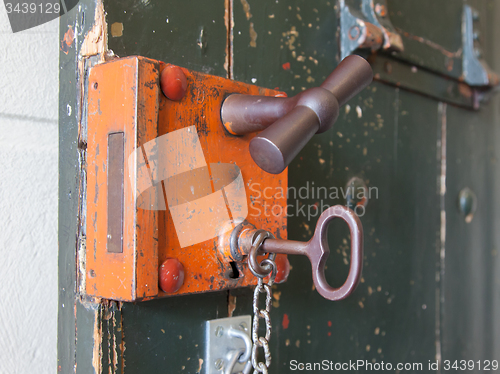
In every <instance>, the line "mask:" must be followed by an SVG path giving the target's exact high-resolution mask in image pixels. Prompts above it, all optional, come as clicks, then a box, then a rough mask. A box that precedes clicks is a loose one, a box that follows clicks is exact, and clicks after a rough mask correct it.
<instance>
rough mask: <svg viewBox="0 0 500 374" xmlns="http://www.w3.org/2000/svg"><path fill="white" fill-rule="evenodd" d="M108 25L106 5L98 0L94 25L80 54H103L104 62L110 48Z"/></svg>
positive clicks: (86, 55) (102, 60)
mask: <svg viewBox="0 0 500 374" xmlns="http://www.w3.org/2000/svg"><path fill="white" fill-rule="evenodd" d="M107 30H108V25H107V24H106V18H105V15H104V6H103V4H102V1H100V0H98V1H97V4H96V12H95V17H94V26H93V27H92V29H90V30H89V32H88V33H87V35H85V39H84V40H83V43H82V47H81V49H80V56H82V57H88V56H96V55H98V54H99V55H100V56H101V62H104V55H105V53H104V52H105V51H106V50H107V49H108V31H107Z"/></svg>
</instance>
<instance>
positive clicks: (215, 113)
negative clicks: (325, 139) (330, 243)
mask: <svg viewBox="0 0 500 374" xmlns="http://www.w3.org/2000/svg"><path fill="white" fill-rule="evenodd" d="M371 79H372V72H371V69H370V66H369V64H368V63H367V62H366V61H365V60H364V59H362V58H361V57H358V56H350V57H349V58H346V59H345V60H344V61H342V62H341V63H340V64H339V66H338V67H337V68H336V69H335V71H334V72H333V73H332V74H331V75H330V76H329V77H328V78H327V79H326V80H325V82H324V83H323V84H322V85H321V87H316V88H312V89H310V90H307V91H305V92H303V93H301V94H299V95H297V96H295V97H292V98H286V97H284V93H283V92H279V91H276V90H270V89H266V88H262V87H257V86H254V85H250V84H246V83H242V82H235V81H233V80H229V79H225V78H221V77H216V76H212V75H207V74H203V73H199V72H195V71H191V70H188V69H184V68H181V67H178V66H174V65H171V64H166V63H164V62H161V61H156V60H151V59H147V58H145V57H140V56H130V57H126V58H122V59H114V60H112V61H109V62H106V63H102V64H98V65H96V66H94V67H93V68H92V69H91V71H90V75H89V100H88V138H89V140H88V145H87V163H88V165H87V194H88V196H87V217H90V218H91V219H88V220H87V231H86V232H87V243H88V245H89V247H88V248H89V250H88V251H87V252H86V269H85V283H84V287H85V290H86V292H87V294H88V295H91V296H96V297H103V298H108V299H113V300H123V301H137V300H146V299H151V298H157V297H166V296H171V295H182V294H191V293H200V292H209V291H216V290H223V289H230V288H237V287H247V286H250V285H255V283H256V279H255V277H252V276H251V272H250V270H249V268H248V266H246V265H244V266H240V267H239V268H238V267H237V269H238V271H239V275H238V276H236V277H233V276H230V274H231V272H232V268H233V265H234V264H232V263H230V262H231V261H234V262H235V263H236V264H238V261H240V260H230V259H228V258H229V257H230V256H228V255H227V253H228V252H230V249H229V247H230V246H229V245H227V243H225V244H224V243H223V244H222V247H223V248H222V249H221V247H220V246H219V245H218V244H220V243H221V241H222V242H223V240H222V239H221V237H227V235H228V233H230V231H231V230H233V229H234V227H235V225H238V224H239V223H241V222H243V221H244V220H245V219H246V220H247V221H248V222H249V223H250V224H252V225H254V227H259V228H260V227H264V228H266V229H268V230H270V231H271V232H278V230H279V229H283V228H285V227H286V216H284V215H282V216H273V217H271V218H269V217H264V216H261V215H253V216H250V215H248V210H249V207H250V206H251V205H252V204H256V203H259V204H264V203H267V204H269V203H271V204H276V205H279V206H282V207H284V206H286V197H284V196H282V197H279V196H273V197H270V198H268V197H258V196H255V195H252V191H254V190H253V189H250V188H249V183H256V184H257V185H259V186H261V188H262V186H265V187H266V188H274V189H276V188H284V189H286V188H287V184H288V178H287V170H286V166H287V165H288V164H289V162H290V161H291V160H292V159H293V157H295V155H296V154H297V153H298V152H299V151H300V149H301V148H302V147H303V146H304V145H305V144H306V143H307V141H308V140H309V139H310V138H311V137H312V136H313V135H314V134H315V133H320V132H323V131H325V130H326V129H328V128H329V127H330V126H332V125H333V123H334V122H335V120H336V118H337V116H338V110H339V106H340V105H342V104H344V103H345V102H346V101H347V100H348V99H349V98H351V97H352V96H353V95H355V94H356V93H357V92H359V91H360V90H361V89H363V88H364V87H365V86H366V85H367V84H369V82H370V81H371ZM124 87H125V88H124ZM261 130H262V131H261ZM255 132H260V133H259V134H255ZM242 134H246V135H243V136H242ZM178 140H179V141H178ZM180 146H183V147H188V148H189V149H188V150H189V151H190V152H191V151H192V152H194V154H195V155H196V157H194V158H193V157H191V158H190V157H189V154H190V153H189V152H188V153H186V152H184V151H183V150H182V149H181V148H182V147H180ZM252 158H253V161H252ZM182 160H184V161H182ZM193 160H194V161H196V162H194V163H193ZM173 161H176V162H175V163H173ZM254 161H255V162H254ZM268 172H272V173H279V175H270V174H269V173H268ZM221 176H222V177H221ZM243 177H245V180H243ZM231 194H232V195H231ZM214 208H215V209H214ZM183 209H184V210H183ZM192 211H195V212H196V214H197V215H196V217H194V219H193V215H192V213H191V212H192ZM200 212H202V213H203V214H204V215H203V214H198V213H200ZM226 223H227V225H228V227H227V231H226V232H225V233H224V234H222V235H221V231H220V230H221V226H222V225H225V224H226ZM193 233H198V236H197V237H196V238H194V236H193ZM325 236H326V235H325ZM281 238H282V239H285V238H286V232H285V231H283V230H282V231H281ZM194 239H197V240H194ZM270 243H272V242H271V241H270V239H269V240H266V242H265V243H264V245H263V247H265V248H267V247H268V246H269V245H270ZM360 244H361V242H360ZM216 247H219V250H218V251H214V248H216ZM265 248H264V249H265ZM311 248H312V247H311ZM292 252H293V251H292ZM292 252H290V253H292ZM285 253H286V252H285ZM294 253H298V252H297V251H296V252H294ZM314 253H315V252H309V251H307V253H306V252H304V253H303V254H306V255H308V256H309V257H310V258H311V259H312V258H317V259H318V261H319V262H318V264H317V265H318V266H319V267H318V269H319V271H321V269H322V266H321V264H322V262H321V261H324V258H325V256H323V255H318V256H316V255H314ZM315 256H316V257H315ZM281 258H283V256H281ZM240 264H241V261H240ZM167 265H169V266H167ZM174 265H175V266H174ZM170 269H174V270H175V271H173V272H172V271H170ZM174 273H176V275H175V274H174ZM358 273H359V272H358ZM172 274H174V275H173V276H172V277H171V278H172V279H170V280H171V281H172V282H170V283H169V282H168V279H166V280H167V282H166V283H165V282H164V281H165V277H164V276H169V275H172ZM353 274H354V273H353ZM167 278H168V277H167ZM159 281H160V282H159ZM317 283H318V285H319V286H320V287H321V284H322V283H321V277H319V276H318V277H317ZM351 283H352V282H351ZM165 284H167V286H165ZM326 289H327V288H326V286H325V290H326ZM342 292H343V291H342ZM338 297H339V293H336V294H335V296H334V298H338Z"/></svg>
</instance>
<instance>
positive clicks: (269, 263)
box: [250, 230, 276, 374]
mask: <svg viewBox="0 0 500 374" xmlns="http://www.w3.org/2000/svg"><path fill="white" fill-rule="evenodd" d="M268 237H272V235H271V233H269V232H268V231H264V230H262V232H260V233H259V234H258V236H257V239H256V240H255V242H254V243H253V247H254V248H253V249H254V250H253V251H252V250H251V251H250V253H252V254H255V255H256V254H257V252H258V249H259V247H260V246H261V245H262V243H263V242H264V240H265V239H267V238H268ZM260 265H261V266H262V265H264V266H262V268H264V269H269V272H268V273H267V274H265V275H262V274H256V272H254V271H253V269H250V270H252V272H253V273H254V274H255V275H256V276H257V278H258V282H257V286H255V290H254V293H253V314H254V316H253V326H252V341H253V346H252V365H253V368H254V374H256V373H264V374H268V370H269V366H270V365H271V351H270V350H269V340H270V339H271V329H272V325H271V315H270V312H271V302H272V296H271V286H272V285H273V283H274V279H275V278H276V263H275V262H274V256H273V257H271V258H266V259H264V260H262V261H261V263H260ZM269 274H271V277H270V278H269V281H268V282H267V283H264V278H265V277H266V276H267V275H269ZM260 294H265V295H266V308H265V309H259V296H260ZM261 318H263V319H264V321H265V323H266V335H265V336H261V337H259V320H260V319H261ZM260 347H262V349H263V350H264V357H265V362H258V361H257V351H258V349H259V348H260Z"/></svg>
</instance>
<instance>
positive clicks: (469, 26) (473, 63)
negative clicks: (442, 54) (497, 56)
mask: <svg viewBox="0 0 500 374" xmlns="http://www.w3.org/2000/svg"><path fill="white" fill-rule="evenodd" d="M478 19H479V14H478V12H477V11H476V10H474V9H473V8H471V7H470V6H469V5H465V6H464V12H463V15H462V47H463V54H462V75H463V79H464V82H465V83H467V84H469V85H471V86H496V85H498V83H499V77H498V75H497V74H495V73H494V72H493V71H491V69H490V67H489V66H488V64H487V63H486V62H485V61H484V60H483V59H482V58H481V49H480V45H479V33H478V32H476V31H475V30H474V24H475V21H477V20H478Z"/></svg>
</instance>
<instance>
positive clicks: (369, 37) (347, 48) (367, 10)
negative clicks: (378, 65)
mask: <svg viewBox="0 0 500 374" xmlns="http://www.w3.org/2000/svg"><path fill="white" fill-rule="evenodd" d="M358 48H369V49H371V50H372V51H376V50H377V49H384V50H390V51H398V52H401V51H403V41H402V39H401V36H400V35H399V34H398V33H397V32H396V30H395V29H394V27H393V26H392V24H391V21H390V20H389V18H388V17H387V5H386V2H385V0H381V1H380V2H379V3H377V5H376V6H375V5H374V2H373V0H362V1H361V8H360V9H355V8H354V7H350V6H349V5H347V4H346V0H340V59H341V60H343V59H344V58H345V57H347V56H349V55H350V54H351V53H353V52H354V50H356V49H358Z"/></svg>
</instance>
